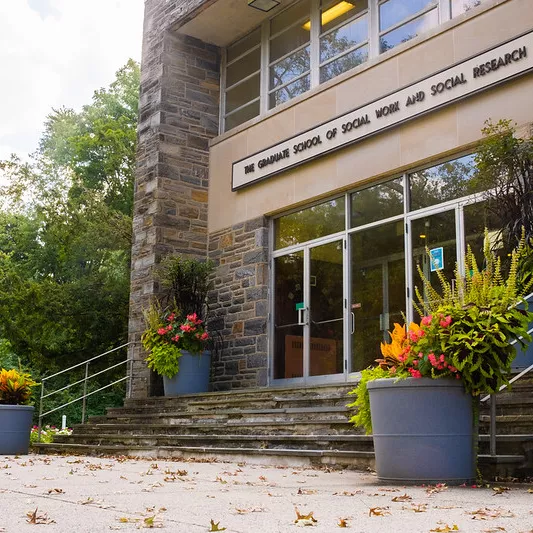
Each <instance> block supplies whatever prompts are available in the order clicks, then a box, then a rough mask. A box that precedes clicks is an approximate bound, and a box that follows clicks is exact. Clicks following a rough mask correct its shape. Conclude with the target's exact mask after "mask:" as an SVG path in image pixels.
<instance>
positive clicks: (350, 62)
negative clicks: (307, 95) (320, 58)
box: [320, 46, 368, 83]
mask: <svg viewBox="0 0 533 533" xmlns="http://www.w3.org/2000/svg"><path fill="white" fill-rule="evenodd" d="M367 59H368V46H363V47H361V48H358V49H357V50H354V51H353V52H348V53H347V54H345V55H343V56H342V57H339V59H335V61H332V62H331V63H328V64H327V65H324V66H322V67H320V83H324V82H325V81H328V80H331V79H332V78H334V77H335V76H338V75H339V74H342V73H343V72H346V71H348V70H351V69H352V68H355V67H357V65H360V64H361V63H364V62H365V61H366V60H367Z"/></svg>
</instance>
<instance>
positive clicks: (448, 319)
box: [439, 315, 452, 328]
mask: <svg viewBox="0 0 533 533" xmlns="http://www.w3.org/2000/svg"><path fill="white" fill-rule="evenodd" d="M451 323H452V317H451V316H450V315H448V316H447V317H446V318H443V319H442V320H441V321H440V322H439V324H440V327H441V328H447V327H448V326H449V325H450V324H451Z"/></svg>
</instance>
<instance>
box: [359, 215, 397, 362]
mask: <svg viewBox="0 0 533 533" xmlns="http://www.w3.org/2000/svg"><path fill="white" fill-rule="evenodd" d="M351 239H352V242H351V245H352V261H351V272H352V297H351V309H350V312H351V313H352V315H351V316H352V321H351V322H352V325H353V326H352V327H353V334H352V360H351V368H350V371H351V372H357V371H360V370H363V369H364V368H366V367H367V366H369V365H371V364H373V363H374V361H375V359H377V358H378V357H380V351H379V346H380V342H382V341H384V340H389V337H388V331H390V330H392V328H393V325H394V323H395V322H399V323H402V322H403V318H402V313H405V259H404V258H405V254H404V226H403V221H399V222H392V223H389V224H383V225H381V226H375V227H372V228H369V229H367V230H363V231H359V232H356V233H352V235H351Z"/></svg>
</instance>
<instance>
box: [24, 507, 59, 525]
mask: <svg viewBox="0 0 533 533" xmlns="http://www.w3.org/2000/svg"><path fill="white" fill-rule="evenodd" d="M38 510H39V509H38V508H37V509H35V511H33V513H32V512H31V511H29V512H27V513H26V516H27V517H28V520H26V522H28V524H34V525H37V524H55V521H54V520H52V519H50V518H48V515H47V514H38Z"/></svg>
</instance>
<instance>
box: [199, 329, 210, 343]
mask: <svg viewBox="0 0 533 533" xmlns="http://www.w3.org/2000/svg"><path fill="white" fill-rule="evenodd" d="M200 338H201V339H202V340H203V341H206V340H207V339H208V338H209V334H208V333H207V331H204V332H203V333H202V336H201V337H200Z"/></svg>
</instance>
